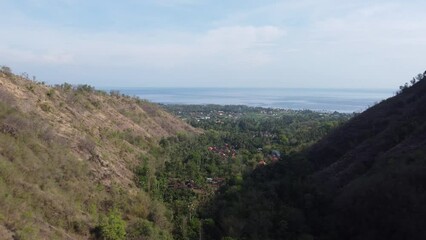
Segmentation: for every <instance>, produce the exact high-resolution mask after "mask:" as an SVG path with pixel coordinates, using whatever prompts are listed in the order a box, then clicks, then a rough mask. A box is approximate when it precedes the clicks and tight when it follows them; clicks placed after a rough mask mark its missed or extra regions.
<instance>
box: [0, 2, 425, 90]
mask: <svg viewBox="0 0 426 240" xmlns="http://www.w3.org/2000/svg"><path fill="white" fill-rule="evenodd" d="M0 9H1V14H0V27H1V29H2V34H1V37H0V65H8V66H10V67H11V68H12V69H13V70H14V71H15V72H16V73H21V72H27V73H29V74H30V75H35V76H36V77H37V79H39V80H43V81H46V82H48V83H52V84H54V83H62V82H69V83H74V84H78V83H88V84H91V85H94V86H97V87H105V86H107V87H108V86H110V87H189V86H194V87H211V86H213V87H255V88H256V87H291V88H293V87H299V88H303V87H306V88H315V87H323V88H391V89H396V88H397V87H398V86H399V85H401V84H403V83H404V82H405V81H408V80H410V78H411V77H412V76H414V75H415V74H417V73H418V72H423V71H424V70H426V64H424V62H425V61H424V59H425V55H426V14H424V10H425V9H426V2H425V1H420V0H410V1H402V0H388V1H384V0H383V1H382V0H377V1H374V0H369V1H366V0H357V1H349V0H286V1H270V0H266V1H253V0H228V1H217V0H216V1H213V0H211V1H210V0H198V1H196V0H145V1H138V0H122V1H106V0H104V1H99V0H91V1H87V0H85V1H84V0H27V1H24V0H13V1H12V0H0Z"/></svg>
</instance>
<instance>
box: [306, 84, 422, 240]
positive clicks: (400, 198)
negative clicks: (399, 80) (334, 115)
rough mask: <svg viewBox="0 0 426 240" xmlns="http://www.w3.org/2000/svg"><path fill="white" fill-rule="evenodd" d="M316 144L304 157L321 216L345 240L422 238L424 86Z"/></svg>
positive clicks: (409, 90)
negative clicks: (323, 208)
mask: <svg viewBox="0 0 426 240" xmlns="http://www.w3.org/2000/svg"><path fill="white" fill-rule="evenodd" d="M402 89H403V90H402V91H401V92H400V93H399V94H397V95H396V96H394V97H392V98H389V99H387V100H385V101H382V102H381V103H380V104H377V105H376V106H374V107H371V108H370V109H368V110H366V111H365V112H363V113H362V114H360V115H358V116H356V117H354V118H353V119H351V120H350V121H348V122H347V123H346V124H345V125H343V126H342V127H340V128H338V129H337V130H335V131H334V132H332V133H331V134H330V135H328V136H327V137H326V138H324V139H323V140H321V141H320V142H319V143H317V144H316V145H314V146H313V147H312V148H311V149H310V151H309V153H308V158H309V159H310V160H311V161H312V162H313V163H314V168H315V173H314V174H313V175H312V180H313V182H314V185H315V186H316V187H317V188H318V191H319V193H320V194H321V195H322V196H323V197H324V198H326V199H328V200H329V201H330V204H328V205H327V212H328V213H326V214H325V215H326V216H327V217H329V218H331V219H333V220H332V221H333V222H334V224H333V226H331V229H327V230H324V229H323V230H322V231H326V232H336V233H337V234H338V236H339V237H340V238H344V239H425V238H426V231H425V228H424V226H426V220H425V219H426V218H425V216H426V207H425V206H424V204H422V203H424V202H425V201H426V191H425V189H426V174H425V173H426V108H425V106H426V81H425V80H424V77H423V78H422V79H421V80H420V81H419V82H417V83H415V84H414V85H413V86H411V87H408V88H406V87H405V88H402Z"/></svg>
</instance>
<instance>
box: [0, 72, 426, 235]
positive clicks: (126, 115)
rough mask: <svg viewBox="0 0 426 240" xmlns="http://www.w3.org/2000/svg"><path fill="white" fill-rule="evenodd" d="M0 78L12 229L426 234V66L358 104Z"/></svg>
mask: <svg viewBox="0 0 426 240" xmlns="http://www.w3.org/2000/svg"><path fill="white" fill-rule="evenodd" d="M0 85H1V88H0V206H1V208H0V236H2V237H3V236H6V237H5V238H6V239H94V240H97V239H99V240H101V239H103V240H105V239H110V240H116V239H117V240H119V239H135V240H136V239H152V240H154V239H160V240H163V239H164V240H171V239H177V240H180V239H182V240H183V239H205V240H206V239H207V240H208V239H211V240H213V239H221V240H222V239H223V240H225V239H226V240H232V239H234V240H236V239H244V240H246V239H294V240H311V239H320V240H338V239H367V240H369V239H426V231H425V228H424V226H425V225H426V220H425V219H426V218H425V216H426V208H425V205H424V202H425V201H426V194H425V191H424V189H426V185H425V183H426V178H425V176H426V175H425V174H424V173H425V171H426V158H425V156H426V155H425V154H426V152H425V149H426V138H425V136H426V121H425V118H426V108H425V107H424V106H426V82H425V81H424V75H418V76H417V77H416V78H415V79H414V80H412V81H411V85H410V84H408V83H407V84H406V85H404V86H403V87H402V88H401V91H400V92H399V93H398V94H397V95H396V96H395V97H393V98H390V99H387V100H384V101H382V102H381V103H380V104H377V105H375V106H373V107H372V108H370V109H368V110H366V111H365V112H364V113H362V114H358V115H355V114H341V113H337V112H335V113H327V112H312V111H293V110H281V109H266V108H253V107H247V106H218V105H192V106H184V105H163V106H162V108H160V107H158V106H156V105H155V104H152V103H149V102H147V101H145V100H141V99H138V98H132V97H128V96H125V95H123V94H120V93H119V92H118V91H111V92H110V93H106V92H102V91H98V90H96V89H94V88H93V87H91V86H88V85H79V86H72V85H70V84H67V83H65V84H62V85H57V86H54V87H52V86H46V85H45V84H41V83H38V82H34V81H31V80H28V76H27V74H23V75H22V76H17V75H14V74H13V73H12V71H11V70H10V68H7V67H2V68H1V69H0ZM168 112H169V113H172V114H174V115H176V116H178V117H179V118H181V119H182V120H184V121H186V122H187V123H189V124H190V125H192V127H191V126H190V125H188V124H185V123H184V122H182V121H180V120H178V119H176V118H175V117H173V116H172V115H171V114H169V113H168ZM194 127H195V128H194Z"/></svg>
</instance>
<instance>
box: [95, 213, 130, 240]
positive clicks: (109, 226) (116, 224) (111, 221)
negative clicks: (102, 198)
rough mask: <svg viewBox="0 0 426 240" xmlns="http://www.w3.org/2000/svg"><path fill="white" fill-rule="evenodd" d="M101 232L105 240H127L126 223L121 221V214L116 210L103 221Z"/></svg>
mask: <svg viewBox="0 0 426 240" xmlns="http://www.w3.org/2000/svg"><path fill="white" fill-rule="evenodd" d="M99 230H100V234H101V237H102V238H103V239H106V240H121V239H126V222H125V221H124V220H123V219H121V214H120V213H119V212H118V210H116V209H113V210H112V211H110V212H109V213H108V215H107V216H106V217H103V218H102V219H101V223H100V226H99Z"/></svg>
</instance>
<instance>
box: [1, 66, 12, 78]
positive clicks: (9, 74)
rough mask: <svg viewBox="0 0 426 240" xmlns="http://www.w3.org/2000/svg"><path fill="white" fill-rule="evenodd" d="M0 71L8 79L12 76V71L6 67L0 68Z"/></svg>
mask: <svg viewBox="0 0 426 240" xmlns="http://www.w3.org/2000/svg"><path fill="white" fill-rule="evenodd" d="M0 71H1V72H2V73H4V74H5V75H6V76H8V77H10V76H12V75H13V73H12V69H10V67H7V66H1V68H0Z"/></svg>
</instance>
